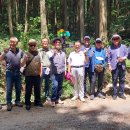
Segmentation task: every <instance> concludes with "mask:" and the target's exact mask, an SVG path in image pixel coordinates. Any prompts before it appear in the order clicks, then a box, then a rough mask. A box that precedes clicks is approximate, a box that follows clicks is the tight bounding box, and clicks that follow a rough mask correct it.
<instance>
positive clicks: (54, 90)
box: [51, 74, 58, 102]
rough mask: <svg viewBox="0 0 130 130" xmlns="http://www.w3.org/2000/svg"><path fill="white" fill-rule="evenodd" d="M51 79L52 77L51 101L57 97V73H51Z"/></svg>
mask: <svg viewBox="0 0 130 130" xmlns="http://www.w3.org/2000/svg"><path fill="white" fill-rule="evenodd" d="M51 79H52V95H51V101H52V102H55V101H56V98H57V92H58V75H56V74H53V75H51Z"/></svg>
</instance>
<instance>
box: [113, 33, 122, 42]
mask: <svg viewBox="0 0 130 130" xmlns="http://www.w3.org/2000/svg"><path fill="white" fill-rule="evenodd" d="M114 38H119V39H120V40H122V38H121V36H120V35H118V34H114V35H113V36H112V37H111V41H112V40H113V39H114Z"/></svg>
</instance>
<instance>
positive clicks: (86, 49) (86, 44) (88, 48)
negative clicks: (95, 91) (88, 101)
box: [81, 36, 92, 97]
mask: <svg viewBox="0 0 130 130" xmlns="http://www.w3.org/2000/svg"><path fill="white" fill-rule="evenodd" d="M81 50H82V51H83V52H86V53H87V55H88V62H86V63H85V75H84V97H86V94H87V88H86V87H87V86H86V79H87V76H88V77H89V84H91V79H92V71H91V57H90V55H89V54H90V53H91V46H90V37H89V36H85V37H84V45H83V46H82V48H81Z"/></svg>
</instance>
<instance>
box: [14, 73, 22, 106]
mask: <svg viewBox="0 0 130 130" xmlns="http://www.w3.org/2000/svg"><path fill="white" fill-rule="evenodd" d="M14 82H15V91H16V100H15V103H16V105H18V106H22V104H21V105H20V96H21V75H20V74H19V72H15V80H14Z"/></svg>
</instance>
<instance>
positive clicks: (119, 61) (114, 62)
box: [108, 34, 128, 100]
mask: <svg viewBox="0 0 130 130" xmlns="http://www.w3.org/2000/svg"><path fill="white" fill-rule="evenodd" d="M111 41H112V45H111V46H110V47H109V48H108V64H109V70H110V71H111V73H112V84H113V100H116V98H117V81H118V78H119V97H120V98H122V99H126V97H125V96H124V87H125V72H126V63H125V60H126V58H127V55H128V52H127V48H126V46H125V45H123V44H121V42H122V39H121V37H120V36H119V35H118V34H115V35H113V36H112V38H111Z"/></svg>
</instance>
